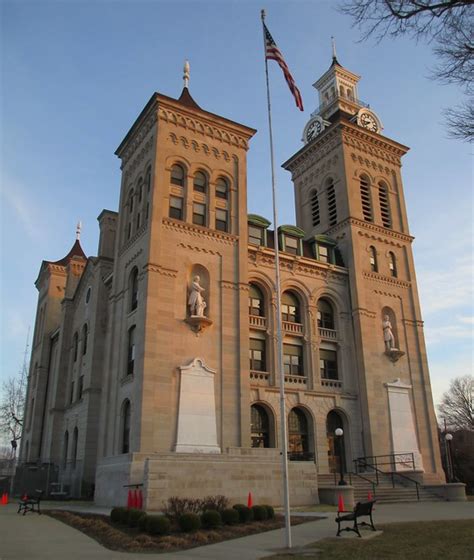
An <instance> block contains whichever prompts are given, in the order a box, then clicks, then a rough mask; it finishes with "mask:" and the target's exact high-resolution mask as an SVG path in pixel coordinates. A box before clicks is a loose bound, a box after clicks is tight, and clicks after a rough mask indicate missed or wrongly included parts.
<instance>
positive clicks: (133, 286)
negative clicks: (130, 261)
mask: <svg viewBox="0 0 474 560" xmlns="http://www.w3.org/2000/svg"><path fill="white" fill-rule="evenodd" d="M137 307H138V268H137V267H134V268H133V270H132V272H131V273H130V311H134V310H135V309H136V308H137Z"/></svg>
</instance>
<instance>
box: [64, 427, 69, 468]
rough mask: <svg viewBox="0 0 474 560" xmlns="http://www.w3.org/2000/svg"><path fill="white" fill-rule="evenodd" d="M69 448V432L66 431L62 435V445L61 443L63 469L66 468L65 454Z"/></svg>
mask: <svg viewBox="0 0 474 560" xmlns="http://www.w3.org/2000/svg"><path fill="white" fill-rule="evenodd" d="M68 447H69V432H68V431H67V430H66V431H65V433H64V443H63V469H65V468H66V466H67V453H68Z"/></svg>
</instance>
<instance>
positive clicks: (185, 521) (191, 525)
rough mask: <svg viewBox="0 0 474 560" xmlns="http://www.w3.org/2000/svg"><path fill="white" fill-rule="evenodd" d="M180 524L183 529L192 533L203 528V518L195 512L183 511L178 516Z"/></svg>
mask: <svg viewBox="0 0 474 560" xmlns="http://www.w3.org/2000/svg"><path fill="white" fill-rule="evenodd" d="M178 525H179V528H180V529H181V531H184V532H185V533H192V532H193V531H197V530H198V529H200V528H201V520H200V518H199V516H198V515H196V514H195V513H183V514H182V515H180V516H179V518H178Z"/></svg>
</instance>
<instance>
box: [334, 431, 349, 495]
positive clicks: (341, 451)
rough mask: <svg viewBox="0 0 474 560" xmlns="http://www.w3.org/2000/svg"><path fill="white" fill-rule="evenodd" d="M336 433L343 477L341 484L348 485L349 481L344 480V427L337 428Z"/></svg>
mask: <svg viewBox="0 0 474 560" xmlns="http://www.w3.org/2000/svg"><path fill="white" fill-rule="evenodd" d="M334 435H335V436H336V441H337V444H338V447H339V473H340V475H341V478H340V480H339V483H338V484H339V486H346V485H347V482H346V481H345V480H344V466H343V463H344V445H343V442H342V436H343V435H344V430H343V429H342V428H336V430H335V431H334Z"/></svg>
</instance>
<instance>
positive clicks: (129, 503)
mask: <svg viewBox="0 0 474 560" xmlns="http://www.w3.org/2000/svg"><path fill="white" fill-rule="evenodd" d="M127 507H128V508H132V507H133V498H132V491H131V490H129V491H128V496H127Z"/></svg>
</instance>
